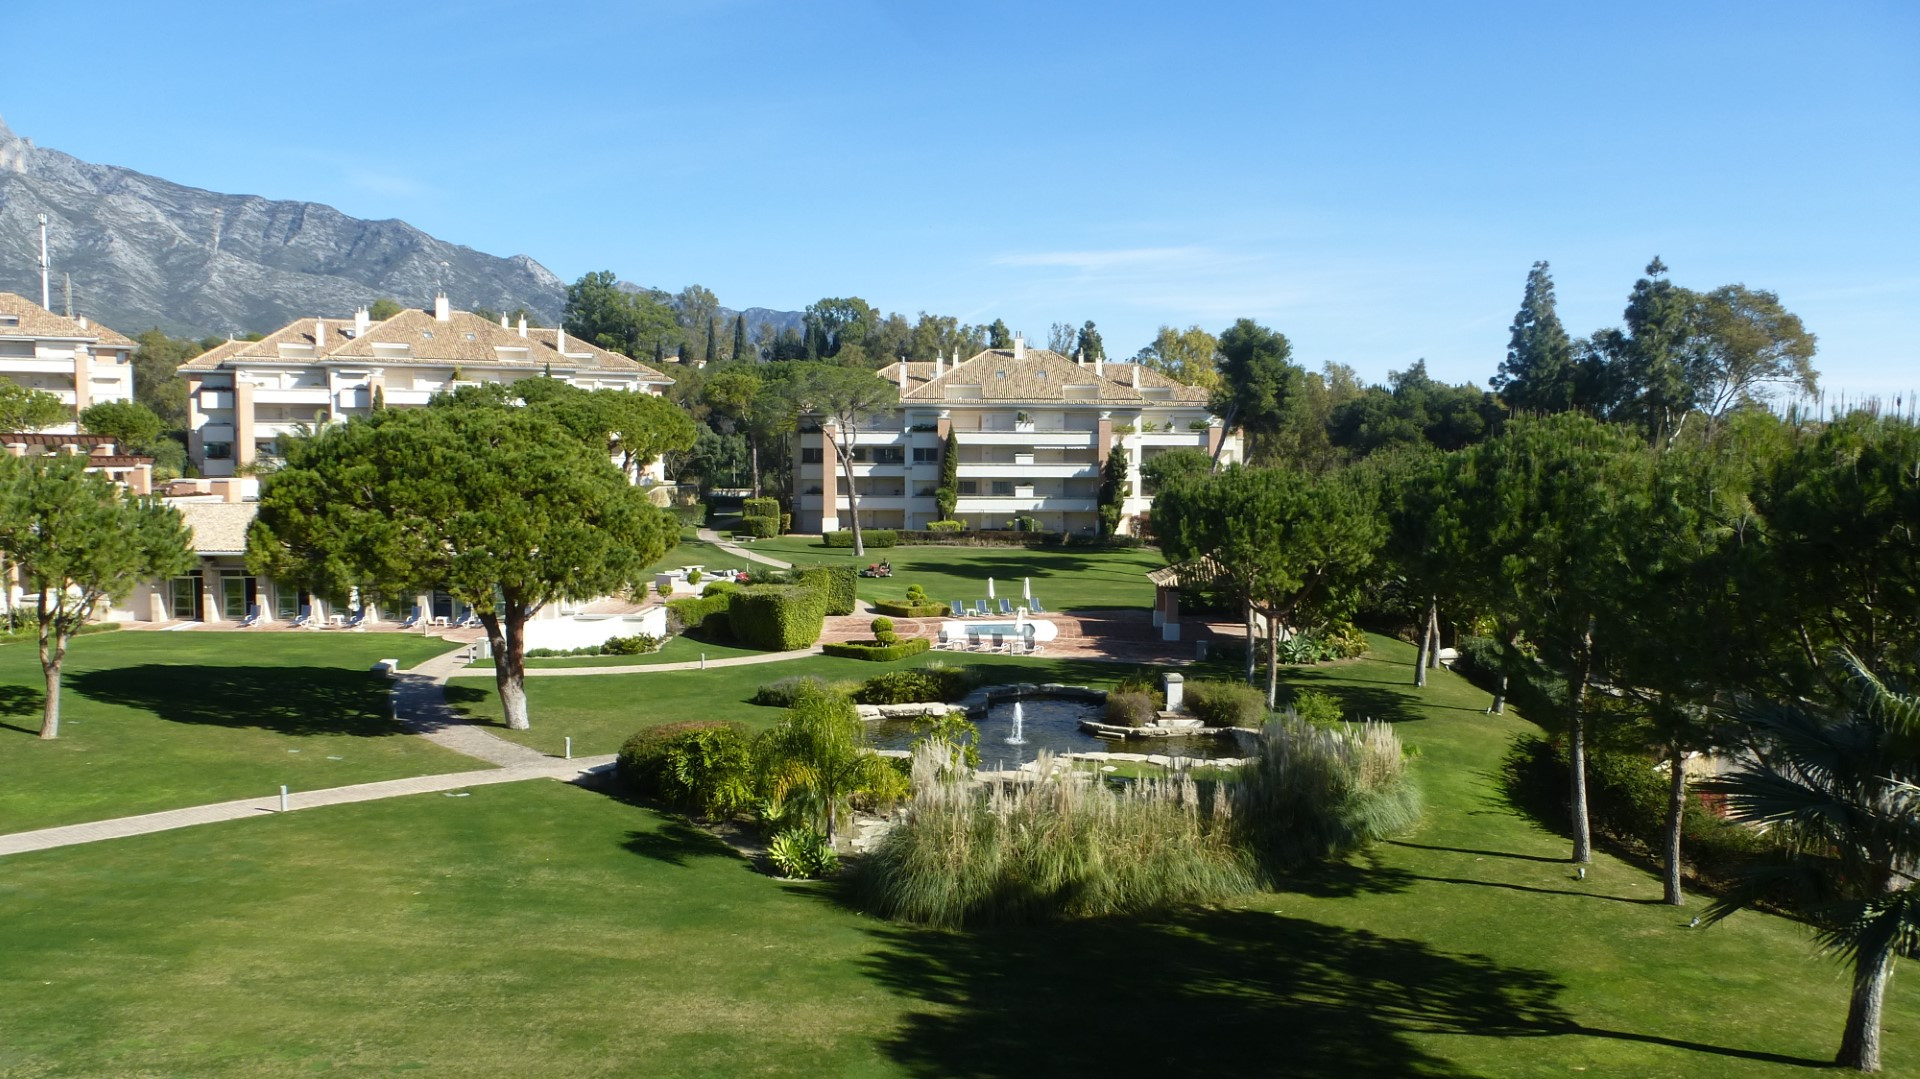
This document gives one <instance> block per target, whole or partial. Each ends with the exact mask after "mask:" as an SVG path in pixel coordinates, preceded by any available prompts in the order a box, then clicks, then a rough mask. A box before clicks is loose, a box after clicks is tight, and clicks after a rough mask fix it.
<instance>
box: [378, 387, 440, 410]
mask: <svg viewBox="0 0 1920 1079" xmlns="http://www.w3.org/2000/svg"><path fill="white" fill-rule="evenodd" d="M434 392H435V391H433V390H381V391H380V399H381V400H383V401H385V402H386V403H387V407H388V408H411V407H413V406H416V405H424V404H426V403H427V402H428V401H429V400H430V399H432V397H433V395H434Z"/></svg>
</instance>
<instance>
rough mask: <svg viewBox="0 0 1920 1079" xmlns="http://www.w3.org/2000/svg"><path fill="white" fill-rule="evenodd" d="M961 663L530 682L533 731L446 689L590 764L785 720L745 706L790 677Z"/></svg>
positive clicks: (1063, 666)
mask: <svg viewBox="0 0 1920 1079" xmlns="http://www.w3.org/2000/svg"><path fill="white" fill-rule="evenodd" d="M959 661H960V657H956V656H943V655H941V654H939V653H935V652H928V653H924V654H922V655H919V656H915V657H913V658H911V659H906V660H901V661H899V662H896V663H870V662H868V661H866V660H860V659H840V658H837V657H834V656H808V657H806V658H804V659H791V660H783V661H780V662H778V663H760V664H752V665H748V666H741V667H715V668H711V669H709V670H705V671H661V672H659V673H657V674H608V675H595V676H582V677H568V678H529V679H527V707H528V711H529V714H530V716H531V719H532V723H533V728H532V729H531V730H525V731H510V730H507V729H506V728H505V727H503V726H499V724H500V723H501V713H500V699H499V697H498V696H497V695H496V694H495V693H494V689H493V683H492V682H491V681H488V680H484V679H475V678H458V679H455V680H453V681H452V682H451V683H449V684H448V689H447V694H448V699H450V700H452V701H453V702H454V703H455V704H456V705H459V706H460V707H461V708H463V709H465V710H466V711H467V713H468V714H469V715H471V716H473V717H474V718H475V719H477V720H480V721H482V722H486V723H491V724H494V726H493V727H491V728H490V729H491V730H492V731H493V733H494V734H497V735H499V736H501V737H502V738H510V739H512V740H514V741H516V742H520V743H521V744H523V745H527V746H531V747H533V748H534V749H538V750H540V751H541V752H543V753H559V752H561V749H562V746H563V744H564V742H563V740H564V739H566V738H568V737H571V738H572V739H573V752H574V753H575V754H576V755H580V756H586V755H591V754H596V753H612V752H615V751H616V750H618V749H619V748H620V744H621V743H622V742H624V741H626V740H627V736H628V735H631V734H632V733H633V732H634V731H636V730H639V729H640V728H641V727H650V726H653V725H655V724H658V723H676V722H680V721H683V720H696V719H699V720H706V719H720V720H734V721H737V722H740V723H744V724H746V725H747V726H749V727H753V728H756V729H758V728H761V727H767V726H771V725H772V724H773V723H774V722H776V721H777V720H779V718H780V710H779V709H777V708H764V707H761V706H759V705H754V704H749V703H747V701H748V698H750V697H752V696H753V691H754V690H755V689H757V688H759V687H760V686H761V685H763V684H765V683H767V682H774V681H778V680H779V679H782V678H787V677H791V676H794V675H809V674H810V675H814V676H816V677H819V678H824V679H827V680H829V681H834V680H839V679H847V680H852V681H859V680H862V679H867V678H871V677H873V676H874V675H876V674H881V673H883V672H886V671H890V670H899V669H901V668H904V667H915V666H921V665H923V664H927V663H934V662H946V663H956V662H959ZM966 661H967V662H969V663H971V664H973V665H977V666H980V667H982V668H985V669H987V670H989V671H994V672H999V673H995V674H994V675H992V676H991V679H990V680H992V681H996V682H1067V683H1072V684H1074V685H1106V684H1109V683H1111V682H1112V681H1113V680H1115V679H1116V678H1118V677H1120V675H1121V674H1123V673H1125V671H1126V670H1127V668H1125V667H1121V666H1118V665H1115V664H1111V663H1093V662H1088V661H1085V660H1057V659H1048V658H1046V657H1045V656H1039V657H1035V658H1032V659H1028V658H1025V657H1013V656H973V657H967V658H966Z"/></svg>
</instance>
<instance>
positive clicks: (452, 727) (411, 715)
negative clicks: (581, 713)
mask: <svg viewBox="0 0 1920 1079" xmlns="http://www.w3.org/2000/svg"><path fill="white" fill-rule="evenodd" d="M466 665H467V650H466V649H465V648H456V649H454V650H453V651H451V652H447V653H443V654H441V655H438V656H435V657H433V658H432V659H430V660H427V661H426V662H424V663H421V664H418V665H417V666H415V667H414V668H413V669H412V670H410V671H408V672H407V673H405V674H402V675H397V676H396V677H395V678H394V686H393V718H395V719H397V720H399V721H400V725H401V726H403V727H405V728H406V729H407V730H408V732H410V733H412V734H417V735H419V736H420V737H422V738H425V739H426V740H427V741H429V742H432V743H433V744H435V745H437V746H442V747H444V748H446V749H451V750H453V751H454V752H455V753H464V754H466V755H467V756H469V757H473V758H475V759H476V760H483V761H486V762H487V763H488V764H497V765H499V766H500V767H502V768H514V767H521V766H532V765H536V764H542V763H545V762H547V761H551V760H552V759H553V758H551V757H549V756H547V755H546V754H545V753H541V752H540V751H538V750H534V749H528V748H527V747H526V746H523V745H521V744H519V743H518V742H509V741H507V740H506V739H505V738H501V737H500V736H498V735H496V734H493V733H491V732H489V731H488V730H486V729H485V728H483V727H480V726H477V725H475V724H472V723H469V722H467V721H466V720H465V719H464V718H462V717H461V715H460V713H459V712H457V711H455V710H454V708H453V706H452V705H450V704H448V703H447V679H448V678H449V677H451V676H453V675H456V674H468V675H486V676H488V677H492V676H493V670H492V669H491V668H489V669H487V670H483V671H467V670H466V669H465V668H466ZM529 673H531V672H529Z"/></svg>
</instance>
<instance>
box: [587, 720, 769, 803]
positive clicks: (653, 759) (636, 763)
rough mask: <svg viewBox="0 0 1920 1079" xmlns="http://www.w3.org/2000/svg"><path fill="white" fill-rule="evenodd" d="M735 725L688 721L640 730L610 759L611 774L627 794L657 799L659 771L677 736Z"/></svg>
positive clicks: (733, 724) (737, 725) (711, 721)
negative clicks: (613, 774)
mask: <svg viewBox="0 0 1920 1079" xmlns="http://www.w3.org/2000/svg"><path fill="white" fill-rule="evenodd" d="M738 727H739V724H736V723H722V722H719V721H718V720H692V721H689V722H685V723H662V724H660V725H658V726H655V727H642V728H640V729H639V730H637V731H635V732H633V734H632V735H631V736H629V737H628V738H627V740H626V742H625V743H624V744H622V745H621V746H620V752H619V754H618V755H616V756H615V757H614V766H615V774H616V775H618V776H619V777H620V781H621V783H623V784H624V785H625V786H626V787H627V789H628V790H631V791H632V792H633V793H635V794H637V795H640V796H641V797H643V798H658V797H660V796H661V791H660V769H661V767H662V766H663V764H664V762H665V760H666V753H667V747H668V746H669V745H671V744H673V742H674V741H675V740H677V739H679V738H680V737H681V736H683V735H686V734H689V733H692V732H694V731H711V730H720V729H726V728H736V729H737V728H738Z"/></svg>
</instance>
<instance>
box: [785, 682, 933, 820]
mask: <svg viewBox="0 0 1920 1079" xmlns="http://www.w3.org/2000/svg"><path fill="white" fill-rule="evenodd" d="M866 737H867V728H866V724H864V723H862V722H861V721H860V713H859V710H858V709H856V708H854V706H853V702H852V701H849V700H848V699H846V698H845V697H842V696H838V695H834V694H828V693H823V692H819V691H815V690H808V689H802V690H801V691H800V693H799V695H798V696H797V697H796V698H795V699H794V702H793V707H791V708H789V709H787V714H786V717H785V718H784V719H782V720H781V721H780V724H779V725H778V726H776V727H774V728H773V729H772V730H770V731H767V732H766V733H765V734H763V735H761V736H760V741H759V742H758V744H757V745H756V746H755V754H756V756H757V757H758V758H759V768H760V783H761V789H762V790H764V791H765V792H766V796H767V802H766V809H765V812H764V815H765V816H766V817H768V818H769V819H771V820H776V821H781V822H782V823H792V821H791V820H790V819H789V818H801V819H804V820H805V822H806V823H808V824H811V825H813V826H814V827H815V828H818V829H820V830H821V831H824V832H825V833H826V834H827V838H828V839H832V838H833V837H834V835H835V834H836V833H837V831H838V825H839V821H840V820H841V815H840V807H841V805H842V803H844V802H846V801H848V800H849V799H851V798H852V797H853V796H854V795H856V794H860V793H862V792H866V793H868V794H870V795H873V796H875V797H878V798H884V797H886V796H887V792H889V791H895V790H898V789H899V788H900V787H901V786H902V784H901V776H900V773H899V772H897V771H895V770H894V768H893V766H892V765H891V764H889V763H888V762H887V758H885V757H879V756H875V755H874V754H872V753H870V752H868V751H867V749H866V748H865V745H866Z"/></svg>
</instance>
